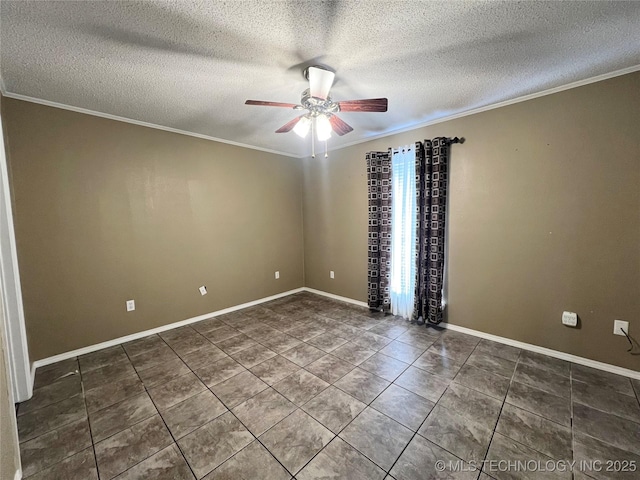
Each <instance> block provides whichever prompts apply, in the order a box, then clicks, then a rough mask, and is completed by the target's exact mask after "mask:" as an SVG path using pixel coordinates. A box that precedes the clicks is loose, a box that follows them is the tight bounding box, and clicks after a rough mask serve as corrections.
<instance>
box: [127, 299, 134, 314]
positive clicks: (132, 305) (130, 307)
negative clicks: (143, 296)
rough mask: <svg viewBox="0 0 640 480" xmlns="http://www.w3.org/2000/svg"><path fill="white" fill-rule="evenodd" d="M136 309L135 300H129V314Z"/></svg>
mask: <svg viewBox="0 0 640 480" xmlns="http://www.w3.org/2000/svg"><path fill="white" fill-rule="evenodd" d="M135 309H136V301H135V300H127V312H133V311H134V310H135Z"/></svg>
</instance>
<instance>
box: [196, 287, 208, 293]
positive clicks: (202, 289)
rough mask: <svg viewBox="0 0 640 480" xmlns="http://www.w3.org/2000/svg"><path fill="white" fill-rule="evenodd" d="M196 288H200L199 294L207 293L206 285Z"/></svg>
mask: <svg viewBox="0 0 640 480" xmlns="http://www.w3.org/2000/svg"><path fill="white" fill-rule="evenodd" d="M198 290H200V295H206V294H207V287H205V286H204V285H203V286H201V287H200V288H198Z"/></svg>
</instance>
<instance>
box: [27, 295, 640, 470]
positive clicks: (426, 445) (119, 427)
mask: <svg viewBox="0 0 640 480" xmlns="http://www.w3.org/2000/svg"><path fill="white" fill-rule="evenodd" d="M35 387H36V390H35V394H34V396H33V398H32V399H31V400H29V401H27V402H25V403H22V404H21V405H20V406H19V408H18V426H19V434H20V442H21V453H22V461H23V472H24V477H25V478H29V479H34V480H35V479H38V480H39V479H47V480H55V479H65V480H73V479H78V480H91V479H98V478H100V479H103V480H107V479H112V478H117V479H119V480H123V479H145V480H150V479H163V480H164V479H168V480H182V479H185V480H186V479H193V478H197V479H202V478H205V479H206V480H219V479H234V480H235V479H247V480H248V479H260V480H271V479H273V480H279V479H283V480H290V479H291V478H296V479H299V480H308V479H314V478H322V479H338V478H340V479H349V480H374V479H397V480H418V479H420V480H425V479H431V478H460V479H476V478H480V479H484V480H487V479H491V478H495V479H499V480H501V479H515V478H535V479H538V478H563V479H564V478H566V479H571V478H572V475H573V478H576V479H588V478H595V479H600V478H603V479H608V478H636V479H637V478H640V473H638V472H636V471H629V472H619V471H618V472H616V471H607V470H609V469H611V468H612V469H613V470H616V469H619V468H618V467H623V466H625V465H627V470H631V469H632V468H633V467H632V465H634V463H633V462H636V463H635V465H637V468H639V469H640V405H639V403H638V395H639V394H640V382H638V381H636V380H633V381H632V380H630V379H628V378H625V377H620V376H617V375H612V374H609V373H604V372H601V371H598V370H593V369H590V368H586V367H583V366H580V365H574V364H570V363H567V362H564V361H561V360H557V359H554V358H551V357H547V356H544V355H539V354H535V353H531V352H528V351H520V350H518V349H516V348H513V347H508V346H504V345H501V344H496V343H493V342H489V341H485V340H480V339H479V338H476V337H471V336H468V335H463V334H460V333H456V332H453V331H448V330H444V331H439V330H436V329H433V328H425V327H419V326H417V325H412V324H410V323H408V322H406V321H404V320H402V319H398V318H394V317H391V316H387V317H384V316H381V315H380V314H378V313H373V314H372V313H370V312H369V311H368V310H366V309H364V308H360V307H355V306H352V305H348V304H344V303H340V302H337V301H334V300H330V299H327V298H324V297H320V296H316V295H312V294H309V293H301V294H296V295H293V296H289V297H285V298H282V299H278V300H275V301H273V302H270V303H266V304H262V305H260V306H256V307H253V308H249V309H245V310H242V311H239V312H235V313H232V314H228V315H224V316H220V317H215V318H212V319H209V320H204V321H202V322H199V323H196V324H192V325H191V326H186V327H182V328H178V329H175V330H170V331H167V332H164V333H161V334H160V335H152V336H149V337H146V338H143V339H141V340H136V341H133V342H130V343H127V344H124V345H122V346H115V347H112V348H107V349H104V350H101V351H98V352H95V353H91V354H88V355H84V356H81V357H79V358H74V359H71V360H66V361H63V362H60V363H58V364H55V365H50V366H47V367H44V368H41V369H38V371H37V372H36V383H35ZM634 389H635V391H634ZM594 459H600V460H602V461H604V462H606V461H618V462H620V463H618V464H610V467H611V468H607V465H608V464H606V463H603V464H602V466H601V468H600V469H599V470H600V471H597V470H598V469H597V468H595V467H597V464H595V463H592V464H591V467H592V468H588V467H589V465H588V464H585V465H586V467H585V466H584V465H583V467H582V468H583V470H585V471H584V473H581V472H578V471H576V472H575V473H573V474H572V473H571V472H569V471H555V472H551V471H547V472H540V471H537V472H536V471H532V470H533V468H529V471H525V470H524V469H522V468H521V469H520V471H515V470H514V469H511V471H506V470H509V468H505V467H504V466H503V467H500V466H499V464H498V461H500V460H511V461H515V460H526V461H530V460H535V461H539V462H542V463H541V465H543V466H544V465H549V464H547V463H546V462H548V461H560V460H575V461H578V462H580V461H593V460H594ZM437 460H443V461H446V462H449V461H451V462H453V463H452V465H457V466H458V467H460V468H459V471H457V472H453V471H451V470H447V471H445V472H438V471H437V465H436V463H435V462H436V461H437ZM483 460H486V461H489V462H484V472H483V473H480V472H479V471H472V469H471V468H469V467H470V466H471V464H472V463H474V462H475V464H481V463H482V462H483ZM490 461H494V462H493V463H491V462H490ZM455 462H459V463H455ZM625 462H628V463H627V464H625ZM527 465H530V464H527ZM585 474H586V475H585Z"/></svg>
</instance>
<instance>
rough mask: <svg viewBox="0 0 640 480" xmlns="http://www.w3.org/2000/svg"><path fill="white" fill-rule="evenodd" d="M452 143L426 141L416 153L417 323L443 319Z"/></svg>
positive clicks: (436, 140) (438, 321) (446, 139)
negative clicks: (450, 146) (446, 226)
mask: <svg viewBox="0 0 640 480" xmlns="http://www.w3.org/2000/svg"><path fill="white" fill-rule="evenodd" d="M449 144H450V140H449V139H448V138H445V137H438V138H434V139H433V140H425V141H424V145H423V148H422V149H417V153H416V183H417V185H416V186H417V189H416V190H417V196H418V218H417V224H416V228H417V230H418V235H417V242H418V246H417V247H418V248H417V252H416V256H417V262H418V269H417V280H416V296H415V298H416V300H415V306H414V312H413V319H414V320H417V319H418V318H420V317H421V318H422V319H423V320H424V321H425V322H428V323H432V324H438V323H440V322H442V319H443V305H442V287H443V275H444V262H445V243H444V242H445V220H446V216H447V211H446V210H447V180H448V166H449Z"/></svg>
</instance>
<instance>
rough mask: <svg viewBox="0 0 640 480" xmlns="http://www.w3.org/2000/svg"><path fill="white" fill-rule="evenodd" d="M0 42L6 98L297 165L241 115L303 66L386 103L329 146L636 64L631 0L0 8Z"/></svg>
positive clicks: (282, 88) (251, 118) (284, 113)
mask: <svg viewBox="0 0 640 480" xmlns="http://www.w3.org/2000/svg"><path fill="white" fill-rule="evenodd" d="M0 32H1V37H0V40H1V44H0V48H1V50H0V53H1V54H2V58H1V63H0V73H1V75H2V79H3V81H4V88H5V90H6V92H8V93H9V94H18V95H24V96H28V97H34V98H37V99H42V100H46V101H50V102H58V103H61V104H65V105H70V106H74V107H80V108H84V109H89V110H94V111H97V112H102V113H107V114H111V115H117V116H120V117H125V118H129V119H134V120H139V121H144V122H149V123H153V124H157V125H161V126H165V127H171V128H175V129H179V130H184V131H188V132H193V133H197V134H202V135H207V136H211V137H216V138H219V139H223V140H226V141H230V142H237V143H241V144H246V145H251V146H254V147H257V148H262V149H269V150H274V151H278V152H282V153H286V154H290V155H295V156H299V155H305V154H307V153H308V152H309V139H308V138H307V139H306V140H302V139H300V138H299V137H297V136H296V135H295V134H294V133H293V132H291V133H287V134H276V133H274V131H275V130H276V129H277V128H278V127H280V126H281V125H282V124H284V123H286V122H287V121H288V120H290V119H292V118H293V117H294V116H296V113H295V112H294V111H292V110H287V109H282V108H267V107H251V106H245V105H244V104H243V103H244V100H246V99H257V100H274V101H281V102H290V103H298V102H299V100H300V93H301V92H302V90H304V89H305V88H306V81H305V80H304V79H303V77H302V73H301V72H302V69H303V67H304V66H306V65H309V64H323V65H327V66H329V67H331V68H332V69H334V70H335V71H336V72H337V76H336V83H335V84H334V87H333V89H332V93H331V95H332V97H333V99H334V100H351V99H358V98H369V97H388V98H389V111H388V112H387V113H353V112H350V113H342V114H341V115H340V116H341V117H342V118H343V119H344V120H345V121H347V122H348V123H350V124H352V125H353V127H354V129H355V130H354V131H353V132H352V133H350V134H348V135H346V136H344V137H342V138H338V137H336V136H335V135H334V137H333V138H332V139H331V140H330V145H331V147H333V148H335V147H337V146H340V145H345V144H350V143H354V142H356V141H362V140H365V139H367V138H371V137H374V136H379V135H381V134H385V133H389V132H392V131H395V130H400V129H407V128H408V127H411V126H414V125H415V126H418V125H420V124H424V123H426V122H429V121H433V120H436V119H438V118H444V117H447V116H450V115H454V114H457V113H461V112H464V111H468V110H471V109H475V108H479V107H483V106H487V105H491V104H495V103H498V102H502V101H507V100H510V99H513V98H517V97H521V96H523V95H527V94H532V93H536V92H540V91H543V90H546V89H550V88H553V87H558V86H562V85H566V84H568V83H572V82H576V81H580V80H583V79H587V78H590V77H594V76H597V75H601V74H606V73H609V72H612V71H616V70H620V69H624V68H628V67H632V66H635V65H638V64H640V2H636V1H633V2H608V1H604V2H601V1H596V2H569V1H563V2H542V1H535V2H516V1H509V2H498V1H489V2H475V1H466V2H455V1H446V2H417V1H406V2H401V1H393V2H375V1H347V2H320V1H298V0H291V1H279V2H267V1H249V2H238V1H228V2H218V1H202V2H187V1H174V2H166V3H165V2H130V1H127V2H119V1H118V2H115V1H92V2H90V1H86V2H84V1H80V2H67V1H37V2H29V1H18V2H13V1H5V0H2V1H1V3H0Z"/></svg>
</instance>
